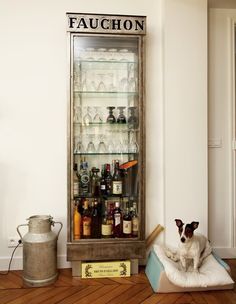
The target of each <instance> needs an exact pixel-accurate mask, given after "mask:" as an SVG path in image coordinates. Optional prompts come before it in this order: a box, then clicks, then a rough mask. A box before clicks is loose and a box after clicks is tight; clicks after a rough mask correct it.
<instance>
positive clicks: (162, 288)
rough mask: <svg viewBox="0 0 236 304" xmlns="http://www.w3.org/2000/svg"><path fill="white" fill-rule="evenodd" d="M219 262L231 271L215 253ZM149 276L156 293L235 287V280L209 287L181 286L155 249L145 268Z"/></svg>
mask: <svg viewBox="0 0 236 304" xmlns="http://www.w3.org/2000/svg"><path fill="white" fill-rule="evenodd" d="M214 258H215V259H216V260H217V262H218V263H219V264H220V265H221V266H222V267H223V268H224V269H225V271H227V272H228V273H229V272H230V268H229V266H228V265H227V264H226V263H225V262H224V261H223V260H221V259H220V258H219V257H216V256H215V255H214ZM145 273H146V275H147V278H148V280H149V282H150V284H151V286H152V289H153V291H154V292H156V293H170V292H189V291H206V290H223V289H233V288H234V282H233V281H232V282H230V280H229V282H230V283H229V284H224V285H215V286H207V287H181V286H178V285H176V284H174V283H173V282H171V281H170V280H169V278H168V276H167V274H166V271H165V268H164V266H163V264H162V262H161V261H160V259H159V258H158V256H157V254H156V252H155V250H154V249H152V250H151V251H150V253H149V256H148V260H147V265H146V269H145Z"/></svg>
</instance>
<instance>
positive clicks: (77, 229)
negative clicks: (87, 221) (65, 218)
mask: <svg viewBox="0 0 236 304" xmlns="http://www.w3.org/2000/svg"><path fill="white" fill-rule="evenodd" d="M78 207H79V206H78V203H77V202H75V204H74V214H73V238H74V240H79V239H81V220H82V218H81V214H80V213H79V210H78Z"/></svg>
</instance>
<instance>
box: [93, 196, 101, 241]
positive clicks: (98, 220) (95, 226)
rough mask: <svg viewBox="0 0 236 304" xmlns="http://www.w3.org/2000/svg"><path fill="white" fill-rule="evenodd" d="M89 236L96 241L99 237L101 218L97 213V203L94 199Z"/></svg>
mask: <svg viewBox="0 0 236 304" xmlns="http://www.w3.org/2000/svg"><path fill="white" fill-rule="evenodd" d="M91 236H92V238H94V239H98V238H100V237H101V217H100V212H99V206H98V201H97V199H96V198H95V199H94V202H93V208H92V214H91Z"/></svg>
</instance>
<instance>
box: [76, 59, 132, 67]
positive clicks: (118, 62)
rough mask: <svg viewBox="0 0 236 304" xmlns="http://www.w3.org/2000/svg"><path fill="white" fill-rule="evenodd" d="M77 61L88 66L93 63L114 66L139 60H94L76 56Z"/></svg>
mask: <svg viewBox="0 0 236 304" xmlns="http://www.w3.org/2000/svg"><path fill="white" fill-rule="evenodd" d="M75 61H76V62H77V64H81V65H86V68H87V66H93V65H103V64H105V65H114V66H121V65H127V64H136V65H137V64H138V62H137V61H135V60H112V59H111V60H108V59H103V60H98V59H97V60H96V59H95V60H94V59H91V60H89V59H80V58H75Z"/></svg>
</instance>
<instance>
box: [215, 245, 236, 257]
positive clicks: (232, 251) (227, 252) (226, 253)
mask: <svg viewBox="0 0 236 304" xmlns="http://www.w3.org/2000/svg"><path fill="white" fill-rule="evenodd" d="M213 250H214V251H215V253H216V254H217V255H218V256H220V257H221V258H222V259H235V258H236V248H227V247H226V248H224V247H213Z"/></svg>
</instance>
